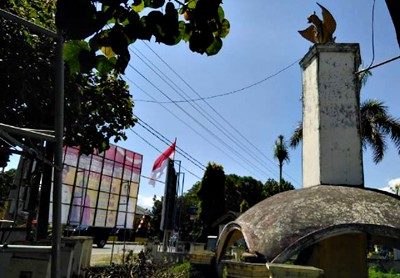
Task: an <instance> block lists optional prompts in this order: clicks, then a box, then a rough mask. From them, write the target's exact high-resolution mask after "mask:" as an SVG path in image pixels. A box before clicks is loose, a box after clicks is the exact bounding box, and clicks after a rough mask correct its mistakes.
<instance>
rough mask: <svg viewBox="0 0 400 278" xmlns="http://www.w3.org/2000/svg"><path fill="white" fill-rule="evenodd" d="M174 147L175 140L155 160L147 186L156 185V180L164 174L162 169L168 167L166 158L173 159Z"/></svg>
mask: <svg viewBox="0 0 400 278" xmlns="http://www.w3.org/2000/svg"><path fill="white" fill-rule="evenodd" d="M175 145H176V139H175V141H174V143H173V144H172V145H171V146H169V148H168V149H166V150H165V151H164V152H163V153H162V154H161V155H160V156H159V157H158V158H157V159H156V161H154V164H153V170H152V172H151V177H150V181H149V184H151V185H153V186H154V185H155V183H156V180H158V179H159V178H160V177H161V176H162V174H163V173H164V169H165V168H166V167H167V165H168V158H170V159H174V155H175Z"/></svg>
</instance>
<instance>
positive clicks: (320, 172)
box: [300, 43, 364, 187]
mask: <svg viewBox="0 0 400 278" xmlns="http://www.w3.org/2000/svg"><path fill="white" fill-rule="evenodd" d="M359 64H360V54H359V45H358V44H334V43H332V44H321V45H320V44H317V45H314V46H313V47H312V48H311V49H310V50H309V52H308V53H307V54H306V55H305V56H304V58H303V59H302V60H301V62H300V65H301V67H302V69H303V186H304V187H310V186H314V185H351V186H357V187H362V186H363V185H364V175H363V163H362V147H361V137H360V118H359V102H360V100H359V82H358V81H357V77H356V75H355V72H356V71H357V70H358V67H359Z"/></svg>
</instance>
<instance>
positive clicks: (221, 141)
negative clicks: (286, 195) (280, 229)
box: [134, 53, 275, 175]
mask: <svg viewBox="0 0 400 278" xmlns="http://www.w3.org/2000/svg"><path fill="white" fill-rule="evenodd" d="M134 55H135V56H136V57H138V58H139V59H140V60H141V61H142V62H143V63H144V64H145V65H146V66H147V67H148V68H149V69H150V70H151V71H152V72H153V73H155V74H156V75H157V76H158V77H159V78H160V79H161V80H162V81H164V82H165V83H166V84H167V85H168V86H169V87H170V88H171V89H172V90H173V91H175V92H176V93H177V94H178V95H179V96H181V97H182V98H184V99H186V97H185V96H183V95H182V94H181V93H180V92H179V91H178V90H177V89H176V88H174V86H172V85H171V84H170V83H169V82H167V81H166V80H165V78H164V77H162V76H161V74H163V73H162V72H161V70H159V69H158V68H157V67H156V66H155V65H154V64H153V67H155V68H157V69H158V70H159V71H160V72H161V74H160V73H158V72H157V71H156V70H155V69H154V68H153V67H151V66H150V65H149V63H147V62H146V61H144V60H143V59H142V58H141V57H140V56H139V55H138V54H136V53H134ZM171 83H172V84H173V85H175V86H176V87H178V89H180V88H179V86H177V84H176V83H175V82H173V81H172V80H171ZM181 91H182V92H183V93H184V94H185V95H186V96H187V94H186V93H185V92H184V91H183V90H182V89H181ZM175 105H176V106H178V107H180V106H179V105H178V104H175ZM189 105H190V106H191V107H192V108H193V109H194V110H196V111H197V112H198V113H199V114H200V115H201V116H202V117H204V119H205V120H206V121H207V122H209V123H210V124H211V125H213V126H214V127H215V128H216V129H217V130H219V131H220V132H222V133H223V134H224V135H225V136H226V137H227V138H228V139H229V140H230V141H231V142H232V143H233V144H234V145H237V146H238V147H239V148H241V149H242V150H244V151H245V153H246V154H247V153H248V149H245V148H243V147H242V146H241V145H239V144H238V143H237V142H236V141H235V140H233V138H232V136H230V135H228V134H227V133H226V132H225V131H224V129H223V127H221V126H217V124H216V121H215V119H212V116H210V115H209V114H208V115H207V116H208V117H207V116H206V115H205V114H207V112H205V111H204V110H203V109H202V108H201V107H200V106H199V105H198V104H197V103H192V102H189ZM196 106H197V107H196ZM200 110H202V111H200ZM183 111H185V113H187V112H186V110H183ZM187 115H188V116H189V115H190V114H189V113H187ZM189 117H191V118H192V119H193V120H195V121H196V122H197V123H198V124H199V125H200V126H201V127H202V128H203V129H205V130H206V131H207V132H208V133H210V134H211V135H212V136H213V137H215V138H216V139H217V140H218V141H219V142H220V143H221V144H222V145H225V147H227V148H228V149H229V150H230V151H232V152H234V153H235V154H236V155H237V156H241V154H240V152H239V151H238V150H237V149H235V148H233V146H231V145H228V144H227V143H226V142H225V141H224V140H223V139H221V138H220V137H219V136H218V135H217V134H215V133H214V132H212V131H211V130H210V129H208V128H207V127H205V125H203V124H201V123H200V122H199V121H198V120H197V119H195V118H193V116H192V115H190V116H189ZM210 118H211V119H210ZM242 159H243V160H244V161H245V162H246V163H248V164H250V165H251V166H253V167H254V168H256V169H257V170H258V171H260V172H264V168H260V167H258V166H257V165H256V164H255V163H254V162H253V160H254V159H255V157H252V160H249V159H247V158H246V157H245V156H242ZM258 162H259V163H260V161H258ZM260 164H261V165H263V167H264V166H265V165H264V163H263V162H261V163H260ZM267 170H268V171H269V172H270V173H272V174H273V175H274V174H275V173H274V172H273V171H271V170H269V169H267ZM265 173H266V172H265Z"/></svg>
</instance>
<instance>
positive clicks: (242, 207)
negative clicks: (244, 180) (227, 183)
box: [240, 200, 250, 213]
mask: <svg viewBox="0 0 400 278" xmlns="http://www.w3.org/2000/svg"><path fill="white" fill-rule="evenodd" d="M249 208H250V206H249V203H248V202H247V201H246V200H243V201H242V202H241V203H240V213H243V212H245V211H246V210H248V209H249Z"/></svg>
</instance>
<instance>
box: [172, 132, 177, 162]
mask: <svg viewBox="0 0 400 278" xmlns="http://www.w3.org/2000/svg"><path fill="white" fill-rule="evenodd" d="M174 144H175V151H174V154H173V155H172V161H174V160H175V154H176V137H175V141H174Z"/></svg>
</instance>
